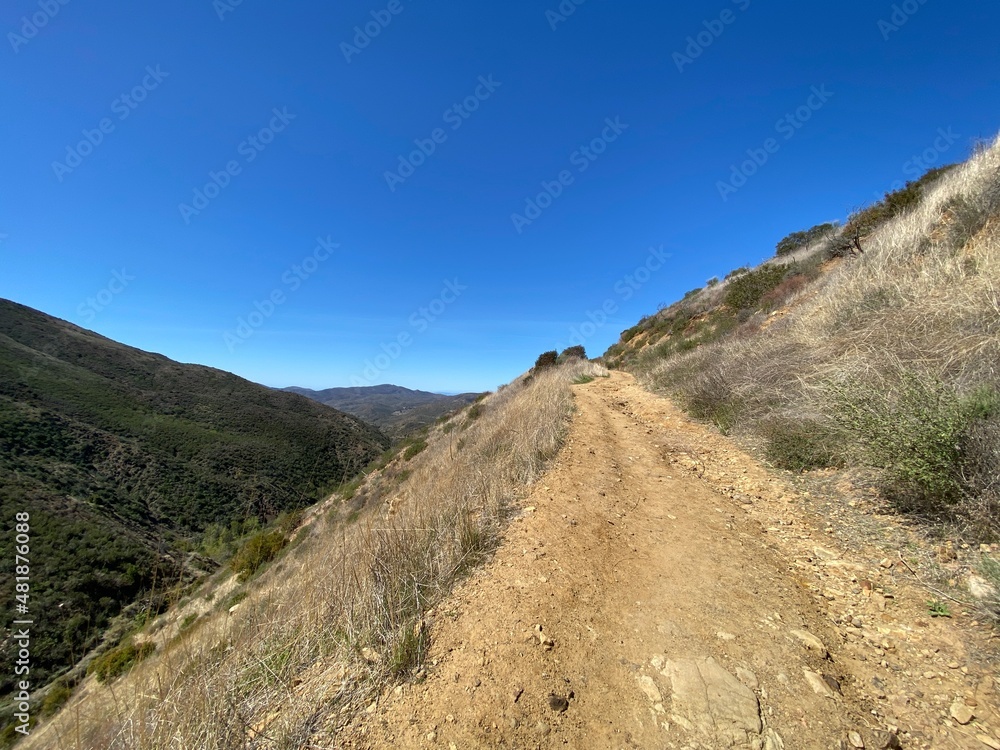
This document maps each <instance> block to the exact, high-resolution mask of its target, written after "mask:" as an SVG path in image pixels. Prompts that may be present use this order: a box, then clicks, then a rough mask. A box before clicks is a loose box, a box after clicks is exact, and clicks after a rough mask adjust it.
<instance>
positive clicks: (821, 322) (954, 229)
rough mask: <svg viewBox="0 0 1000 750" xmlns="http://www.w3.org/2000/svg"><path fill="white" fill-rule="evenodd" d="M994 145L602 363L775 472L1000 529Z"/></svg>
mask: <svg viewBox="0 0 1000 750" xmlns="http://www.w3.org/2000/svg"><path fill="white" fill-rule="evenodd" d="M998 213H1000V141H998V142H997V143H995V144H993V145H992V146H990V147H985V146H984V147H980V148H978V149H977V150H976V152H975V153H974V154H973V156H972V157H971V158H970V160H969V161H968V162H966V163H964V164H959V165H951V166H948V167H944V168H940V169H935V170H932V171H931V172H928V173H927V174H926V175H925V176H924V177H923V178H921V179H920V180H918V181H915V182H912V183H909V184H908V185H906V186H905V187H904V188H903V189H901V190H899V191H897V192H894V193H891V194H887V195H886V196H885V198H884V199H883V200H882V201H879V202H878V203H876V204H874V205H872V206H869V207H867V208H864V209H862V210H859V211H856V212H855V213H853V214H852V215H851V216H850V217H849V218H848V220H847V222H846V223H845V224H844V225H837V224H824V225H819V226H817V227H814V228H812V229H809V230H804V231H800V232H795V233H793V234H791V235H789V236H788V237H786V238H785V239H784V240H782V241H781V242H780V243H779V244H778V247H777V251H778V252H777V255H776V256H775V257H774V258H772V259H771V260H770V261H768V262H766V263H764V264H763V265H761V266H759V267H757V268H739V269H736V270H734V271H732V272H730V273H729V274H727V275H726V276H725V278H723V279H712V280H710V281H709V282H708V285H707V286H706V287H704V288H702V289H696V290H693V291H691V292H689V293H688V294H687V295H686V296H685V297H684V298H683V299H682V300H680V301H678V302H676V303H675V304H673V305H670V306H669V307H667V308H665V309H663V310H660V311H659V312H658V313H656V314H655V315H651V316H649V317H647V318H644V319H643V320H642V321H640V322H639V324H638V325H636V326H634V327H633V328H630V329H628V330H627V331H625V332H623V334H622V336H621V339H620V341H619V342H618V343H616V344H615V345H614V346H612V347H611V348H610V349H609V350H608V352H607V353H606V355H605V359H606V361H607V363H608V364H609V365H610V366H613V367H622V368H626V369H628V370H631V371H633V372H635V373H637V374H638V375H639V376H640V377H642V378H643V379H644V380H645V382H646V383H647V384H648V385H649V386H650V387H652V388H654V389H657V390H660V391H663V392H666V393H670V394H671V395H673V396H675V397H676V398H677V399H678V400H679V401H680V403H682V404H683V405H684V406H686V407H687V408H688V409H689V410H690V412H691V413H692V414H694V415H695V416H697V417H700V418H704V419H706V420H710V421H712V422H714V423H715V424H716V425H718V427H719V428H720V429H721V430H723V431H726V432H733V433H736V434H739V435H741V436H743V437H745V438H747V439H748V440H750V442H752V443H755V444H757V445H759V446H761V447H762V448H763V449H764V450H765V451H766V454H767V456H768V458H769V459H770V460H771V462H772V463H774V464H775V465H777V466H780V467H783V468H787V469H791V470H796V471H800V470H804V469H812V468H818V467H838V466H839V467H857V468H862V469H864V470H865V471H871V472H872V473H873V476H875V477H876V478H877V480H878V481H879V483H880V485H881V490H882V493H883V495H884V497H885V498H886V499H888V500H889V501H890V502H892V503H893V504H894V505H895V506H896V508H898V509H899V510H900V511H902V512H905V513H909V514H912V515H914V516H919V517H922V518H926V519H930V520H933V521H935V522H943V523H946V524H948V525H949V526H951V527H952V528H954V529H955V530H956V531H958V532H959V533H965V534H967V535H968V536H969V537H971V538H978V539H983V540H988V539H991V538H996V537H997V536H998V534H1000V480H998V479H997V477H998V476H1000V296H998V295H1000V290H998V287H997V280H998V279H1000V216H998Z"/></svg>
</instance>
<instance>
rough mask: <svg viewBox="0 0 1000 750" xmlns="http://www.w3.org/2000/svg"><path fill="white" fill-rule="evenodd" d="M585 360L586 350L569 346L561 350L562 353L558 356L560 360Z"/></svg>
mask: <svg viewBox="0 0 1000 750" xmlns="http://www.w3.org/2000/svg"><path fill="white" fill-rule="evenodd" d="M574 357H575V358H577V359H586V358H587V350H586V349H584V348H583V347H582V346H571V347H569V348H568V349H563V353H562V354H560V355H559V359H560V360H567V359H572V358H574Z"/></svg>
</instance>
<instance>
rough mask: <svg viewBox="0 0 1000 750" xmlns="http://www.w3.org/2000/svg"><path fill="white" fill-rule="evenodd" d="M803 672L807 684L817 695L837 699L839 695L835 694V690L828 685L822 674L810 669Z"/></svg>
mask: <svg viewBox="0 0 1000 750" xmlns="http://www.w3.org/2000/svg"><path fill="white" fill-rule="evenodd" d="M802 672H803V674H804V675H805V678H806V682H807V683H809V687H811V688H812V689H813V692H814V693H816V695H822V696H823V697H824V698H834V697H836V695H837V694H836V693H835V692H833V688H831V687H830V686H829V685H828V684H827V683H826V680H824V679H823V676H822V675H821V674H819V673H818V672H813V671H811V670H809V669H803V670H802Z"/></svg>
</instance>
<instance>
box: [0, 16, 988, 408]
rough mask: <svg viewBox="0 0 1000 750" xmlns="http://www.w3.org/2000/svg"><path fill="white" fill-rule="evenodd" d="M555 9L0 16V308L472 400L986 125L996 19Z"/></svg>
mask: <svg viewBox="0 0 1000 750" xmlns="http://www.w3.org/2000/svg"><path fill="white" fill-rule="evenodd" d="M576 1H577V2H578V3H579V2H580V0H576ZM559 8H560V5H559V2H558V0H550V1H549V2H544V1H543V2H526V1H524V0H508V2H504V3H475V2H471V3H470V2H462V3H459V2H446V3H429V2H423V1H420V0H395V1H394V2H392V3H390V2H388V0H385V2H383V0H371V1H369V0H361V1H359V0H343V1H342V2H338V3H325V2H322V3H321V2H317V1H315V0H314V1H313V2H301V1H294V0H293V1H291V2H282V3H278V2H267V0H242V2H238V3H237V0H218V1H217V2H215V3H213V1H212V0H174V1H173V2H170V3H126V2H116V1H108V2H100V3H97V2H87V1H86V0H41V2H39V0H9V2H6V3H4V4H3V8H2V10H0V31H2V32H3V35H4V39H2V40H0V87H2V88H0V91H2V102H3V117H2V118H0V134H2V137H0V150H2V161H0V164H2V169H3V179H2V194H0V296H2V297H7V298H10V299H14V300H16V301H18V302H21V303H24V304H27V305H30V306H32V307H35V308H39V309H41V310H43V311H45V312H47V313H50V314H53V315H56V316H58V317H61V318H65V319H67V320H70V321H72V322H75V323H77V324H79V325H83V326H85V327H87V328H90V329H92V330H95V331H97V332H99V333H101V334H103V335H106V336H109V337H111V338H113V339H116V340H119V341H123V342H125V343H127V344H130V345H133V346H137V347H140V348H143V349H147V350H152V351H157V352H161V353H163V354H166V355H167V356H169V357H172V358H175V359H178V360H181V361H185V362H197V363H202V364H207V365H211V366H214V367H219V368H222V369H225V370H229V371H232V372H235V373H237V374H239V375H242V376H244V377H247V378H250V379H252V380H255V381H258V382H261V383H265V384H267V385H273V386H284V385H303V386H310V387H316V388H319V387H329V386H337V385H347V384H350V383H351V382H352V381H353V382H362V381H363V380H367V381H369V382H372V383H375V382H394V383H398V384H401V385H406V386H410V387H417V388H425V389H431V390H441V391H459V390H479V389H492V388H495V387H496V386H497V385H498V384H500V383H502V382H505V381H507V380H509V379H510V378H511V377H513V376H514V375H516V374H518V373H519V372H522V371H523V370H525V369H526V368H527V367H529V366H530V365H531V364H532V363H533V361H534V359H535V357H536V355H537V354H538V353H539V352H541V351H543V350H545V349H550V348H554V347H556V346H560V347H563V346H566V345H569V344H570V343H576V341H575V340H574V336H573V333H572V331H573V329H574V327H575V328H576V329H577V330H581V327H582V325H583V324H584V323H587V322H588V314H593V318H594V319H596V321H597V323H594V324H591V325H590V326H587V327H583V328H582V332H583V333H584V334H586V335H585V340H584V343H585V345H586V346H587V349H588V351H589V352H590V353H592V354H599V353H602V352H603V351H604V349H605V348H606V347H607V346H608V345H609V344H611V343H612V342H613V341H614V340H616V339H617V337H618V334H619V332H620V331H621V330H622V329H623V328H626V327H628V326H631V325H633V324H634V323H635V322H636V320H638V319H639V318H640V317H641V316H642V315H644V314H647V313H650V312H653V311H655V310H656V308H657V306H658V305H660V304H661V303H665V302H670V301H673V300H674V299H676V298H677V297H678V296H680V295H681V294H683V292H685V291H686V290H687V289H690V288H692V287H695V286H700V285H701V284H703V283H704V280H705V279H707V278H708V277H710V276H713V275H716V274H724V273H725V272H727V271H728V270H730V269H731V268H733V267H735V266H739V265H742V264H745V263H748V262H759V261H760V260H762V259H763V258H765V257H767V256H768V255H770V254H771V253H772V252H773V248H774V245H775V243H776V242H777V241H778V240H779V239H781V237H782V236H784V235H785V234H787V233H788V232H791V231H793V230H797V229H803V228H807V227H809V226H811V225H813V224H816V223H820V222H823V221H827V220H831V219H837V218H842V217H844V216H845V215H846V214H847V213H848V212H849V211H850V210H851V209H852V208H854V207H857V206H859V205H861V204H864V203H867V202H869V201H871V200H872V199H873V198H875V197H877V196H878V194H879V193H880V191H884V190H885V189H887V188H888V187H889V186H890V185H891V184H892V183H893V182H895V181H897V180H902V179H905V178H907V177H909V176H915V175H916V174H917V173H918V171H919V170H918V167H921V166H934V164H940V163H943V162H946V161H955V160H959V159H962V158H964V157H965V156H966V155H967V154H968V152H969V148H970V146H971V144H972V143H973V141H974V139H975V138H977V137H992V136H993V135H995V133H996V132H997V130H998V129H1000V45H998V44H997V29H998V28H1000V6H997V5H996V4H995V3H978V2H977V3H973V2H957V3H945V2H943V1H942V0H925V2H923V3H921V2H919V1H918V0H908V2H904V3H899V4H898V5H897V9H896V10H895V11H894V9H893V3H892V2H873V1H872V0H864V2H861V1H859V0H850V1H849V2H841V3H800V2H795V3H793V2H771V3H765V2H763V1H762V0H711V1H705V2H702V1H698V2H686V3H665V2H611V1H610V0H585V1H584V2H582V3H580V4H579V5H578V6H577V5H576V4H575V3H573V2H564V3H563V4H562V8H563V9H564V10H566V9H573V12H572V14H565V15H562V14H560V15H556V14H559ZM547 11H552V12H551V13H547ZM373 14H374V15H373ZM894 14H895V19H894V18H893V16H894ZM387 20H388V21H389V22H388V23H387V24H386V21H387ZM26 21H27V23H26ZM880 22H881V23H880ZM901 22H903V23H901ZM366 24H368V28H369V31H378V34H377V36H374V37H373V38H368V37H366V36H361V37H358V38H357V39H355V37H356V36H357V33H356V32H355V27H358V26H360V27H364V26H365V25H366ZM553 27H554V28H553ZM363 31H364V30H363V29H362V32H363ZM699 35H700V39H699V38H698V37H699ZM689 37H690V38H691V39H689ZM706 42H710V44H705V43H706ZM345 45H349V46H345ZM692 45H693V46H692ZM679 55H680V56H679ZM681 56H683V57H681ZM348 58H349V59H348ZM814 87H815V88H814ZM815 92H819V93H815ZM123 95H124V98H123ZM470 97H471V98H470ZM455 105H458V106H459V109H457V110H456V109H454V106H455ZM473 110H474V111H473ZM786 115H791V116H792V120H791V121H789V120H787V119H785V118H786ZM609 122H610V123H612V124H611V125H609V124H608V123H609ZM102 131H103V132H102ZM261 131H263V132H261ZM435 131H437V132H435ZM942 133H946V134H948V136H947V137H945V136H943V135H941V134H942ZM88 139H89V140H90V141H99V143H98V144H97V145H96V146H93V147H91V146H90V144H89V143H88V142H87V140H88ZM768 139H773V140H772V141H771V142H770V144H768ZM417 140H419V141H420V142H422V147H423V150H424V151H430V150H431V149H432V148H433V153H431V154H430V155H429V156H425V155H424V154H422V153H420V152H419V151H418V153H417V154H415V155H414V157H415V158H412V159H411V157H410V155H411V152H413V151H414V150H416V149H418V145H417V144H416V143H415V141H417ZM81 141H82V142H83V143H82V144H81ZM768 145H769V146H770V149H768ZM584 147H585V148H586V149H587V150H586V151H585V152H584V151H582V150H580V149H582V148H584ZM748 150H749V151H750V155H751V156H752V155H756V156H757V158H758V160H759V161H763V160H764V158H765V157H766V161H764V163H763V164H762V165H760V166H756V165H753V168H751V167H748V168H747V171H755V174H752V175H751V176H750V177H749V178H747V179H746V180H745V184H742V183H743V180H742V179H737V180H736V182H738V183H740V185H739V189H738V190H728V189H726V188H724V187H723V186H721V185H720V183H723V182H725V181H729V180H732V176H733V165H737V166H739V165H740V164H741V162H744V161H746V160H747V159H748V158H750V156H748ZM915 155H917V156H919V160H921V161H925V163H924V164H915V163H913V162H912V157H914V156H915ZM404 159H405V161H406V162H409V164H402V163H401V160H404ZM227 169H228V171H227ZM387 172H395V177H393V176H391V175H390V176H387ZM210 173H214V175H215V177H214V182H215V184H213V185H210V183H211V182H212V180H213V178H212V177H211V176H210ZM543 183H546V184H547V185H548V187H547V188H543ZM217 184H222V185H223V187H218V188H217V187H216V186H215V185H217ZM735 184H736V183H734V182H730V183H729V185H730V187H732V186H733V185H735ZM209 185H210V186H209ZM206 186H208V187H207V188H206ZM543 189H547V191H548V192H549V193H550V194H554V193H558V195H557V196H556V197H554V198H549V197H542V198H541V199H540V203H541V204H543V206H544V208H543V209H542V210H540V213H536V212H534V211H533V210H532V211H531V212H530V213H529V209H528V208H527V207H526V201H527V200H528V199H529V198H534V197H535V196H538V195H539V194H540V193H542V191H543ZM196 191H201V192H202V194H203V195H204V194H207V198H205V199H204V200H203V199H202V198H200V197H197V198H196ZM182 204H186V205H187V206H188V207H187V208H186V207H184V206H182ZM513 214H519V215H520V216H521V217H523V219H522V218H518V217H513V218H512V215H513ZM532 217H534V218H532ZM528 221H530V222H531V223H528ZM320 239H322V243H321V242H320ZM332 244H337V245H339V247H330V245H332ZM661 247H662V250H660V251H659V252H660V256H659V257H656V256H651V255H650V248H661ZM667 256H669V257H667ZM647 263H648V266H647V265H646V264H647ZM646 268H654V269H655V271H647V270H645V269H646ZM636 269H642V270H640V271H639V273H638V274H636ZM116 274H117V276H116ZM630 277H631V278H630ZM449 284H450V285H451V286H450V287H449V286H448V285H449ZM272 296H273V298H272ZM602 307H606V309H608V310H612V311H613V312H612V314H611V315H609V316H608V319H607V320H606V321H604V320H603V319H602V315H605V313H604V312H603V311H602V312H601V313H600V314H597V311H601V309H602ZM241 320H242V321H243V327H242V328H241V323H240V321H241ZM400 338H402V343H400ZM393 342H396V344H395V346H394V345H393ZM383 345H385V346H383ZM397 347H398V348H397ZM385 351H387V352H388V353H384V352H385ZM380 354H381V355H382V357H381V358H379V355H380ZM366 361H367V362H368V363H370V367H369V370H368V372H367V374H366V373H365V369H366V367H368V365H366Z"/></svg>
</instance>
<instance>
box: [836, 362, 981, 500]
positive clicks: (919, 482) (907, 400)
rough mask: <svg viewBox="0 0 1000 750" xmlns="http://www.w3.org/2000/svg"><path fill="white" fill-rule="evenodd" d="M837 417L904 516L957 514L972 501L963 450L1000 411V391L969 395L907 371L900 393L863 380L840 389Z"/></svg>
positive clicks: (900, 380) (901, 377) (897, 388)
mask: <svg viewBox="0 0 1000 750" xmlns="http://www.w3.org/2000/svg"><path fill="white" fill-rule="evenodd" d="M834 400H835V412H834V416H835V418H836V419H837V420H838V422H839V423H840V425H841V426H842V427H843V428H844V429H845V430H846V431H847V432H848V433H850V434H852V435H853V437H854V443H855V446H856V449H857V451H858V452H859V453H860V454H861V457H862V458H863V460H864V461H865V462H867V463H868V464H870V465H872V466H874V467H876V468H879V469H881V470H882V471H883V473H884V481H883V489H884V491H885V493H886V496H887V497H888V498H889V499H890V500H891V501H892V502H893V503H894V504H895V505H896V506H897V507H898V508H899V509H900V510H902V511H904V512H911V513H917V514H920V515H925V516H928V517H941V516H947V515H949V514H950V512H951V509H952V506H954V505H955V504H956V503H958V502H959V501H960V500H962V499H963V497H965V496H966V495H967V494H968V491H969V490H970V489H971V488H969V486H968V484H967V482H966V478H965V477H966V471H965V469H966V464H967V461H966V458H965V455H964V452H963V449H962V446H963V443H965V442H966V441H967V437H968V435H969V434H970V433H972V432H973V431H974V430H975V428H976V427H977V424H978V423H979V422H980V421H982V420H985V419H988V418H990V417H991V416H993V415H995V414H996V413H997V412H998V411H1000V398H998V395H997V393H996V392H995V391H993V390H991V389H983V390H979V391H976V392H974V393H972V394H969V395H967V396H961V395H960V394H958V393H957V392H956V391H955V390H954V388H952V387H950V386H948V385H945V384H944V383H942V382H941V381H940V380H937V379H933V378H928V377H923V376H919V375H917V374H915V373H912V372H902V373H900V374H899V376H898V382H897V383H896V385H895V387H894V388H888V389H887V388H885V387H873V386H872V384H871V383H867V382H863V381H860V380H854V381H850V382H848V383H845V384H843V385H840V386H837V387H836V388H834Z"/></svg>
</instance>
